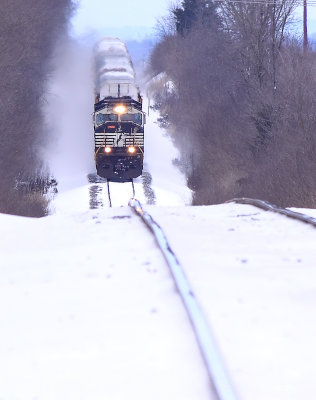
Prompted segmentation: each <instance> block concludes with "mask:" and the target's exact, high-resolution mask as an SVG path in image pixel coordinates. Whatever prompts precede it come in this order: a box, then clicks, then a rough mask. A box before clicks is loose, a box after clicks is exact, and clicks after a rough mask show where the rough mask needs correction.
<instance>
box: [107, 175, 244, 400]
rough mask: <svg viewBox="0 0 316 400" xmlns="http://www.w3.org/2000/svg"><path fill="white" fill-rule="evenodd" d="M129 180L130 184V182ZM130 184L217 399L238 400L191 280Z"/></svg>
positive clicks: (133, 203)
mask: <svg viewBox="0 0 316 400" xmlns="http://www.w3.org/2000/svg"><path fill="white" fill-rule="evenodd" d="M127 183H128V184H129V182H127ZM131 185H132V193H133V195H132V197H131V199H130V200H129V207H130V208H131V209H132V210H133V211H134V213H135V214H136V215H137V216H138V217H140V218H141V220H142V221H143V222H144V224H145V225H146V226H147V228H148V229H149V231H150V232H151V233H152V235H153V236H154V237H155V240H156V242H157V245H158V247H159V249H160V250H161V252H162V254H163V256H164V258H165V260H166V262H167V264H168V267H169V271H170V273H171V276H172V278H173V280H174V283H175V285H176V288H177V290H178V293H179V295H180V297H181V300H182V302H183V304H184V307H185V310H186V312H187V315H188V317H189V320H190V322H191V325H192V328H193V330H194V333H195V336H196V339H197V344H198V346H199V349H200V352H201V355H202V357H203V360H204V363H205V366H206V369H207V372H208V375H209V378H210V383H211V386H212V388H213V391H214V395H215V398H216V399H217V400H237V399H238V397H237V395H236V393H235V391H234V389H233V386H232V384H231V381H230V377H229V375H228V373H227V370H226V367H225V364H224V362H223V360H222V357H221V354H220V352H219V350H218V347H217V344H216V342H215V339H214V335H213V333H212V331H211V329H210V327H209V325H208V322H207V320H206V318H205V316H204V314H203V312H202V310H201V308H200V306H199V304H198V302H197V299H196V297H195V295H194V293H193V290H192V288H191V286H190V283H189V281H188V279H187V277H186V276H185V273H184V270H183V268H182V266H181V264H180V263H179V261H178V259H177V257H176V255H175V253H174V252H173V250H172V249H171V247H170V245H169V243H168V240H167V238H166V236H165V234H164V232H163V230H162V228H161V227H160V226H159V225H158V223H157V222H156V221H155V220H154V219H153V218H152V217H151V215H150V214H148V213H147V212H146V211H144V209H143V207H142V205H141V203H140V202H139V201H138V200H137V199H136V198H135V187H134V182H133V181H131ZM110 186H111V184H110V182H109V181H108V182H107V189H108V200H109V205H110V207H112V199H111V189H110Z"/></svg>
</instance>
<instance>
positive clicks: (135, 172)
mask: <svg viewBox="0 0 316 400" xmlns="http://www.w3.org/2000/svg"><path fill="white" fill-rule="evenodd" d="M141 108H142V105H141V103H140V102H138V101H136V100H133V99H131V98H124V99H123V98H119V99H108V98H107V99H104V100H103V101H100V102H98V103H96V104H95V114H94V132H95V161H96V168H97V173H98V175H99V176H102V177H104V178H107V179H109V180H113V181H121V182H124V181H127V180H130V179H133V178H137V177H138V176H140V175H141V174H142V169H143V156H144V124H145V123H146V118H145V113H144V112H143V111H142V109H141Z"/></svg>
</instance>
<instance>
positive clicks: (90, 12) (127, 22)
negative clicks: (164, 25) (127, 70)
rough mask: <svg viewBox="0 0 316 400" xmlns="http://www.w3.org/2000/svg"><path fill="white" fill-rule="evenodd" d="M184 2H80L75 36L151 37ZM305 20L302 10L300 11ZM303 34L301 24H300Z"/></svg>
mask: <svg viewBox="0 0 316 400" xmlns="http://www.w3.org/2000/svg"><path fill="white" fill-rule="evenodd" d="M180 1H181V0H79V3H80V6H79V9H78V11H77V13H76V15H75V17H74V18H73V33H74V35H75V36H81V35H86V34H94V35H95V36H96V37H100V36H104V35H109V36H120V37H121V38H122V39H123V40H126V39H128V38H130V39H141V38H143V37H146V36H148V35H150V34H151V33H152V31H153V27H154V26H155V24H156V20H157V18H159V17H161V16H162V15H165V14H167V12H168V9H169V6H170V4H172V3H173V4H174V3H179V2H180ZM296 14H297V18H298V19H299V20H301V19H302V9H301V8H300V9H298V10H297V13H296ZM308 17H309V23H308V28H309V33H310V34H311V33H316V7H314V6H309V7H308ZM298 29H299V31H301V24H298Z"/></svg>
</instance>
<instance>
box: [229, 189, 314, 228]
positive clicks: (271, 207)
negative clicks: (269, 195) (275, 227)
mask: <svg viewBox="0 0 316 400" xmlns="http://www.w3.org/2000/svg"><path fill="white" fill-rule="evenodd" d="M226 203H238V204H248V205H251V206H254V207H258V208H261V209H263V210H265V211H272V212H275V213H278V214H282V215H285V216H286V217H289V218H293V219H296V220H298V221H302V222H305V223H306V224H310V225H313V226H314V227H315V228H316V218H313V217H311V216H309V215H306V214H302V213H299V212H296V211H292V210H288V209H286V208H282V207H278V206H276V205H275V204H271V203H269V202H267V201H264V200H258V199H249V198H247V197H241V198H236V199H232V200H229V201H227V202H226Z"/></svg>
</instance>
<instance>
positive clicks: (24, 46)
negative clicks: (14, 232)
mask: <svg viewBox="0 0 316 400" xmlns="http://www.w3.org/2000/svg"><path fill="white" fill-rule="evenodd" d="M71 10H72V4H71V0H54V1H53V2H52V1H50V0H42V1H38V0H10V1H9V0H4V1H1V3H0V15H1V17H0V53H1V58H0V104H1V107H0V122H1V131H0V135H1V141H0V212H5V213H12V214H23V215H33V216H40V215H43V214H44V213H45V201H44V200H43V198H41V196H34V195H33V194H30V195H25V194H24V193H20V192H19V190H17V186H18V183H19V181H20V182H25V181H29V180H30V179H33V178H34V177H35V176H36V175H38V171H40V170H41V168H42V160H41V157H40V148H41V146H42V145H43V144H44V143H45V141H46V140H47V137H46V130H45V126H44V122H43V118H42V113H41V106H42V101H43V93H44V90H45V82H46V80H47V77H48V74H49V73H50V55H51V53H52V50H53V48H54V44H55V41H56V38H57V37H58V36H59V35H61V34H65V32H66V26H67V20H68V18H69V15H70V13H71Z"/></svg>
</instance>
